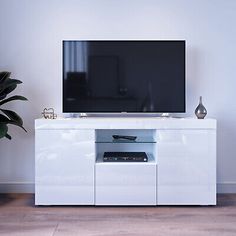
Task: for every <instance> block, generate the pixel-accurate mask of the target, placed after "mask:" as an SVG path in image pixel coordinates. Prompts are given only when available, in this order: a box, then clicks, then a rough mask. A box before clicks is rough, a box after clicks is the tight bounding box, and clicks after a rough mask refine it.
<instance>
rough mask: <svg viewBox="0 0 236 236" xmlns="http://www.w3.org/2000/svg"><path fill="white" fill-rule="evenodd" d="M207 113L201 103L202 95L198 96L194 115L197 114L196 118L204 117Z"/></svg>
mask: <svg viewBox="0 0 236 236" xmlns="http://www.w3.org/2000/svg"><path fill="white" fill-rule="evenodd" d="M206 114H207V110H206V108H205V107H204V106H203V104H202V96H200V99H199V105H198V106H197V108H196V109H195V115H196V116H197V118H198V119H204V117H205V116H206Z"/></svg>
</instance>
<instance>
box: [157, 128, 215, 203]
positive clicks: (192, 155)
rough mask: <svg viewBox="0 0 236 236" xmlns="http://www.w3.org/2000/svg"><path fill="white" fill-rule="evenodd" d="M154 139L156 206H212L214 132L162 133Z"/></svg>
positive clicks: (213, 199)
mask: <svg viewBox="0 0 236 236" xmlns="http://www.w3.org/2000/svg"><path fill="white" fill-rule="evenodd" d="M157 135H158V146H157V149H158V155H157V160H158V178H157V180H158V187H157V193H158V194H157V196H158V197H157V203H158V204H160V205H171V204H180V205H181V204H187V205H191V204H197V205H215V204H216V132H215V130H168V131H164V130H162V131H158V134H157Z"/></svg>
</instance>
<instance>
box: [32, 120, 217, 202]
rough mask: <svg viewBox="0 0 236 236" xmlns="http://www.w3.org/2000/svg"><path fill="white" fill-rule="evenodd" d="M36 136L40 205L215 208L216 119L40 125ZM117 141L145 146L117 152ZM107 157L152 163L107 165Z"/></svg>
mask: <svg viewBox="0 0 236 236" xmlns="http://www.w3.org/2000/svg"><path fill="white" fill-rule="evenodd" d="M35 129H36V131H35V136H36V137H35V204H36V205H215V204H216V120H214V119H204V120H198V119H183V118H182V119H174V118H155V117H152V118H140V117H139V118H137V117H136V118H134V117H133V118H124V117H123V118H122V117H121V118H111V117H110V118H104V117H103V118H102V117H100V118H99V117H97V118H95V117H93V118H89V117H88V118H74V119H72V118H68V119H67V118H66V119H65V118H58V119H55V120H46V119H37V120H36V121H35ZM113 133H118V134H121V135H122V134H124V135H137V136H143V137H142V138H143V139H144V141H143V142H142V141H140V143H139V142H137V143H135V144H134V143H130V144H129V143H124V144H121V143H118V144H115V143H113V142H110V141H109V138H108V141H107V138H106V137H107V136H108V137H110V136H112V134H113ZM149 138H151V139H149ZM147 140H148V141H147ZM99 142H100V143H99ZM105 151H145V152H147V153H148V154H150V155H151V156H152V159H151V161H150V162H148V163H103V162H102V160H101V158H99V157H101V156H102V155H103V153H104V152H105ZM96 158H97V159H96Z"/></svg>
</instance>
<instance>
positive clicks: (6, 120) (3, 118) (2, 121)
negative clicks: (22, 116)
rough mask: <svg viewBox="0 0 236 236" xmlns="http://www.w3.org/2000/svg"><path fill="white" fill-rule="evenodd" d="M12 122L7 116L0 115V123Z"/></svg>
mask: <svg viewBox="0 0 236 236" xmlns="http://www.w3.org/2000/svg"><path fill="white" fill-rule="evenodd" d="M8 121H10V120H9V119H8V118H7V117H6V116H4V115H2V114H0V123H4V124H7V123H8Z"/></svg>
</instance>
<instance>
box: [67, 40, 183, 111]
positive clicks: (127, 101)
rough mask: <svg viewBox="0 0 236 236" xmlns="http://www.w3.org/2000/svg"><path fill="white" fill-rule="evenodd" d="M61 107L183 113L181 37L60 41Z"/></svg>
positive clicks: (79, 109)
mask: <svg viewBox="0 0 236 236" xmlns="http://www.w3.org/2000/svg"><path fill="white" fill-rule="evenodd" d="M63 112H70V113H104V112H107V113H120V112H129V113H143V112H147V113H181V112H185V41H184V40H178V41H177V40H174V41H173V40H171V41H169V40H168V41H166V40H165V41H158V40H136V41H134V40H99V41H95V40H89V41H85V40H78V41H68V40H67V41H63Z"/></svg>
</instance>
